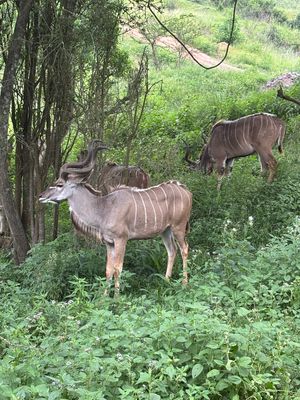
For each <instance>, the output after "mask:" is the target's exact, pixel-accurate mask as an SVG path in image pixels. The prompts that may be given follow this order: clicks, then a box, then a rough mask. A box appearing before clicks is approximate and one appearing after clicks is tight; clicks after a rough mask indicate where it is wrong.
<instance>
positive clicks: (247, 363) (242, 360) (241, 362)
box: [237, 356, 252, 368]
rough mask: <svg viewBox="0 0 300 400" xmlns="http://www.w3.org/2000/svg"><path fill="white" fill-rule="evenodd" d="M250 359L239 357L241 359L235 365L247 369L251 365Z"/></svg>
mask: <svg viewBox="0 0 300 400" xmlns="http://www.w3.org/2000/svg"><path fill="white" fill-rule="evenodd" d="M251 361H252V360H251V358H250V357H246V356H245V357H241V358H239V359H238V361H237V363H238V365H239V366H240V367H243V368H249V367H250V364H251Z"/></svg>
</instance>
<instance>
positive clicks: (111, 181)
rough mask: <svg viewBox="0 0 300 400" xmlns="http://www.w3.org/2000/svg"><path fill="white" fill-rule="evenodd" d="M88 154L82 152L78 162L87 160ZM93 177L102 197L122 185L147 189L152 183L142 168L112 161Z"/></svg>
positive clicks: (84, 151) (85, 151)
mask: <svg viewBox="0 0 300 400" xmlns="http://www.w3.org/2000/svg"><path fill="white" fill-rule="evenodd" d="M87 154H88V151H87V150H81V152H80V153H79V155H78V157H77V159H78V161H82V160H84V159H86V157H87ZM93 175H94V176H93V177H92V181H93V182H94V184H95V186H96V188H97V190H99V191H100V192H101V193H102V195H106V194H108V193H110V192H112V191H113V190H114V189H115V188H117V187H118V186H122V185H125V186H131V187H137V188H140V189H145V188H147V187H148V186H149V182H150V178H149V175H148V174H147V173H146V172H145V171H144V170H143V169H142V168H141V167H138V166H133V165H120V164H117V163H115V162H111V161H108V162H106V163H105V164H104V165H103V166H102V168H101V169H100V171H99V174H98V176H95V173H94V174H93Z"/></svg>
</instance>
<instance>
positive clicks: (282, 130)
mask: <svg viewBox="0 0 300 400" xmlns="http://www.w3.org/2000/svg"><path fill="white" fill-rule="evenodd" d="M284 135H285V126H284V125H282V126H281V128H280V134H279V137H278V143H277V145H278V151H279V153H283V139H284Z"/></svg>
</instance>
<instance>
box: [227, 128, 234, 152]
mask: <svg viewBox="0 0 300 400" xmlns="http://www.w3.org/2000/svg"><path fill="white" fill-rule="evenodd" d="M232 125H234V124H228V128H227V133H228V143H229V146H230V147H231V150H232V149H233V154H235V148H234V146H232V144H231V137H230V136H231V129H232Z"/></svg>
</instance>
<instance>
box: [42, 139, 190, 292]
mask: <svg viewBox="0 0 300 400" xmlns="http://www.w3.org/2000/svg"><path fill="white" fill-rule="evenodd" d="M104 148H106V146H105V145H101V144H99V143H98V144H97V147H96V148H95V147H94V148H93V146H92V145H90V147H89V154H88V157H87V159H86V160H85V161H86V162H85V161H84V162H82V163H73V164H72V163H71V164H65V165H63V166H62V167H61V170H60V177H59V179H58V180H57V181H56V183H55V184H54V186H52V187H50V188H49V189H47V190H46V191H45V192H43V193H41V195H40V201H41V202H43V203H49V202H54V203H59V202H61V201H63V200H67V201H68V203H69V206H70V211H71V219H72V222H73V224H74V225H75V227H76V229H77V230H79V231H80V232H82V233H84V234H85V235H89V236H92V237H94V238H96V239H97V240H98V241H100V242H101V243H104V244H105V245H106V250H107V260H106V278H107V281H108V282H109V281H111V279H112V277H113V276H114V279H115V293H118V291H119V276H120V274H121V271H122V267H123V260H124V255H125V248H126V243H127V241H128V240H130V239H149V238H153V237H155V236H158V235H160V236H161V237H162V240H163V242H164V245H165V247H166V249H167V253H168V265H167V271H166V278H169V277H171V274H172V269H173V264H174V261H175V257H176V242H177V244H178V246H179V248H180V252H181V257H182V262H183V283H187V281H188V273H187V257H188V244H187V242H186V239H185V237H186V233H187V231H188V227H189V218H190V212H191V207H192V194H191V193H190V192H189V191H188V190H187V188H186V187H185V186H184V185H182V184H181V183H179V182H177V181H169V182H165V183H161V184H160V185H157V186H153V187H150V188H148V189H138V188H130V187H126V186H123V187H119V188H118V189H116V190H114V191H113V192H111V193H109V194H108V195H106V196H101V194H100V192H98V191H96V190H94V189H93V188H92V187H91V186H90V185H88V184H87V183H86V179H87V178H88V176H89V175H90V173H91V171H92V169H93V167H94V164H95V152H96V151H97V150H99V149H104Z"/></svg>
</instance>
